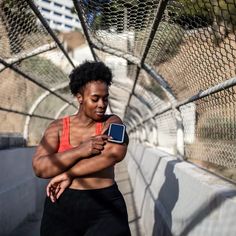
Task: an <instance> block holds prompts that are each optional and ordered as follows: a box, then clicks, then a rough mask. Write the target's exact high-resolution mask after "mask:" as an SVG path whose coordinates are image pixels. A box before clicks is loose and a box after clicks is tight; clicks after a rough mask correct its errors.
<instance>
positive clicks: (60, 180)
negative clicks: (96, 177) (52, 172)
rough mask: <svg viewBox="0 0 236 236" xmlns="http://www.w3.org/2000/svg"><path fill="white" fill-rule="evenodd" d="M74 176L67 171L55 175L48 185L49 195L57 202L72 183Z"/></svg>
mask: <svg viewBox="0 0 236 236" xmlns="http://www.w3.org/2000/svg"><path fill="white" fill-rule="evenodd" d="M72 180H73V178H72V177H71V176H70V175H68V174H67V173H66V172H65V173H62V174H60V175H57V176H55V177H54V178H52V179H51V181H50V182H49V184H48V185H47V190H46V191H47V196H48V197H50V199H51V201H52V202H55V201H56V200H57V199H58V198H59V197H60V196H61V194H62V193H63V192H64V190H65V189H66V188H67V187H69V186H70V185H71V182H72Z"/></svg>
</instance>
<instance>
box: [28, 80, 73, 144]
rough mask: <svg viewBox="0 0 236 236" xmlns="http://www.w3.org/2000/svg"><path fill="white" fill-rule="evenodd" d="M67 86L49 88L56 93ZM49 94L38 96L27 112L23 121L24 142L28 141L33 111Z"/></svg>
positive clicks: (69, 103) (65, 83)
mask: <svg viewBox="0 0 236 236" xmlns="http://www.w3.org/2000/svg"><path fill="white" fill-rule="evenodd" d="M67 86H68V83H67V82H64V83H62V84H60V85H58V86H57V87H55V88H51V89H50V91H53V92H54V91H57V90H59V89H62V88H65V87H67ZM50 94H51V92H49V91H46V92H44V93H43V94H41V96H39V97H38V98H37V99H36V100H35V101H34V103H33V104H32V106H31V108H30V110H29V112H28V114H29V115H28V116H27V117H26V119H25V125H24V132H23V136H24V139H25V140H28V135H29V123H30V119H31V116H32V115H33V113H34V111H35V110H36V109H37V107H38V106H39V105H40V103H41V102H42V101H44V100H45V99H46V98H47V97H48V96H49V95H50ZM67 104H68V106H69V105H72V104H73V102H67V103H66V105H67Z"/></svg>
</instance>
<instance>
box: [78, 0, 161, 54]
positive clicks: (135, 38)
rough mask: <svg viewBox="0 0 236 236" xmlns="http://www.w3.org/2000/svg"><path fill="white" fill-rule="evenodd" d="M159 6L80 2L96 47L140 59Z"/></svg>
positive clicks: (150, 2) (152, 2) (133, 0)
mask: <svg viewBox="0 0 236 236" xmlns="http://www.w3.org/2000/svg"><path fill="white" fill-rule="evenodd" d="M157 3H158V1H155V0H145V1H140V0H131V1H120V0H114V1H111V0H91V1H80V5H81V9H82V12H83V15H84V19H85V22H86V27H87V29H88V31H89V34H90V37H91V39H92V41H93V42H94V43H95V44H99V43H101V44H103V45H106V46H109V47H111V48H115V49H117V50H120V51H122V52H124V53H125V52H131V53H132V54H133V55H136V56H139V57H141V56H142V53H143V50H144V49H145V46H146V43H147V40H148V37H149V34H150V28H151V25H152V23H153V19H154V17H155V14H156V11H157ZM134 42H135V44H134Z"/></svg>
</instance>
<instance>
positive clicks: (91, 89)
mask: <svg viewBox="0 0 236 236" xmlns="http://www.w3.org/2000/svg"><path fill="white" fill-rule="evenodd" d="M108 96H109V93H108V86H107V84H106V83H104V82H102V81H93V82H90V83H88V84H86V86H85V88H84V91H83V94H81V95H79V96H78V100H79V103H80V105H81V110H82V111H83V112H84V114H85V115H86V116H87V117H89V118H91V119H93V120H101V119H102V118H103V116H104V114H105V112H106V108H107V105H108Z"/></svg>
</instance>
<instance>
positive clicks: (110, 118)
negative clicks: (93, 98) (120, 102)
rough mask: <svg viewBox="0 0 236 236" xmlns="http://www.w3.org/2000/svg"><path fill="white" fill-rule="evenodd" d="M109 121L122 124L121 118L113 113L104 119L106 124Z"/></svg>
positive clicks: (109, 122)
mask: <svg viewBox="0 0 236 236" xmlns="http://www.w3.org/2000/svg"><path fill="white" fill-rule="evenodd" d="M111 123H118V124H123V122H122V120H121V118H120V117H119V116H117V115H115V114H112V115H109V116H108V117H107V119H106V124H108V125H109V124H111Z"/></svg>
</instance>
